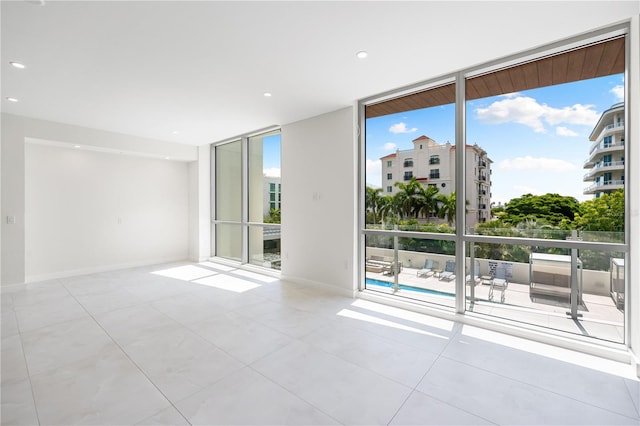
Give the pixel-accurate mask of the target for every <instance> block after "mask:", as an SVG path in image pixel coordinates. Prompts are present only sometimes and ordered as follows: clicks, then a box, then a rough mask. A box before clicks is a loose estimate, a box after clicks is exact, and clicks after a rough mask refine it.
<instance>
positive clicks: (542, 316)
mask: <svg viewBox="0 0 640 426" xmlns="http://www.w3.org/2000/svg"><path fill="white" fill-rule="evenodd" d="M417 271H418V270H417V269H414V268H407V267H404V268H403V269H402V272H400V274H399V275H398V278H399V280H398V282H399V284H402V285H406V286H410V287H416V288H422V289H427V290H433V291H436V292H442V293H448V294H450V295H451V296H441V295H437V294H436V295H434V294H429V293H426V292H419V291H413V290H404V289H400V290H398V291H397V292H395V294H396V295H397V296H401V297H407V298H410V299H414V300H420V301H424V302H429V303H435V304H437V305H441V306H446V307H449V308H454V307H455V298H454V297H453V296H454V293H455V285H456V284H455V280H452V281H444V280H440V279H439V278H438V277H437V276H429V277H418V276H416V273H417ZM366 277H367V278H371V279H374V280H380V281H385V282H393V276H389V275H384V274H382V273H376V272H367V273H366ZM368 288H369V289H375V290H376V291H380V292H383V293H388V294H393V293H394V290H393V288H390V287H382V286H369V287H368ZM489 288H490V286H489V285H487V284H482V283H479V282H478V283H477V284H476V285H475V286H474V293H475V303H473V304H470V303H469V301H467V310H469V311H473V312H476V313H479V314H484V315H489V316H494V317H499V318H505V319H509V320H514V321H519V322H525V323H529V324H535V325H538V326H542V327H548V328H553V329H557V330H561V331H566V332H569V333H574V334H580V335H585V336H590V337H595V338H599V339H604V340H608V341H612V342H616V343H623V342H624V312H623V311H622V310H620V309H618V308H617V307H616V306H615V303H614V301H613V300H612V299H611V297H609V296H601V295H594V294H583V305H582V306H581V307H580V309H579V310H578V313H579V314H582V316H581V317H580V318H579V319H578V320H572V319H571V318H570V317H569V316H567V314H566V313H567V311H568V310H569V309H570V307H569V303H566V302H562V301H559V300H554V299H551V298H550V299H541V298H536V299H535V300H533V299H532V298H531V297H530V296H529V284H528V283H524V284H523V283H518V282H509V285H508V287H507V288H506V290H505V298H504V302H503V303H501V301H500V292H499V291H495V292H494V293H495V294H494V297H493V300H492V301H490V300H489ZM470 291H471V286H469V285H468V284H467V297H469V295H470Z"/></svg>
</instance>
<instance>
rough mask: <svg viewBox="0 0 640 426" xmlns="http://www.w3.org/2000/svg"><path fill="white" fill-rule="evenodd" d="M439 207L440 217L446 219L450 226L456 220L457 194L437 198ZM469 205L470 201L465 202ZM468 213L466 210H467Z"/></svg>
mask: <svg viewBox="0 0 640 426" xmlns="http://www.w3.org/2000/svg"><path fill="white" fill-rule="evenodd" d="M435 198H436V201H437V202H438V203H439V205H438V211H437V213H438V217H440V218H442V219H446V220H447V223H448V224H449V226H452V224H453V223H454V222H455V220H456V193H455V192H452V193H451V194H449V195H444V194H440V195H438V196H436V197H435ZM468 204H469V200H466V201H465V205H468ZM465 212H466V208H465Z"/></svg>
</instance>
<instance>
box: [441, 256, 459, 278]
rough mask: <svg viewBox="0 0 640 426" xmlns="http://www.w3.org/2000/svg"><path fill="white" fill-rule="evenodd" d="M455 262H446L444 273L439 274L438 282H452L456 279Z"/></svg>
mask: <svg viewBox="0 0 640 426" xmlns="http://www.w3.org/2000/svg"><path fill="white" fill-rule="evenodd" d="M455 272H456V262H454V261H453V260H447V263H446V264H445V265H444V271H442V272H441V273H440V281H452V280H453V279H455V278H456V275H455Z"/></svg>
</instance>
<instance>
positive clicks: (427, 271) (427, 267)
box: [416, 259, 434, 278]
mask: <svg viewBox="0 0 640 426" xmlns="http://www.w3.org/2000/svg"><path fill="white" fill-rule="evenodd" d="M433 266H434V262H433V259H427V260H425V261H424V267H423V268H422V269H420V270H419V271H418V272H416V277H422V278H427V277H429V276H431V275H433V272H434V271H433Z"/></svg>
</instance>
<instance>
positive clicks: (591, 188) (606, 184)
mask: <svg viewBox="0 0 640 426" xmlns="http://www.w3.org/2000/svg"><path fill="white" fill-rule="evenodd" d="M612 186H624V180H605V181H602V182H596V183H594V184H593V185H590V186H589V187H587V189H585V190H584V193H585V194H586V193H588V192H592V191H594V190H596V189H599V188H604V189H603V190H605V189H613V188H611V187H612Z"/></svg>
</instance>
